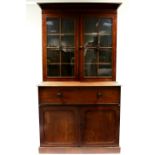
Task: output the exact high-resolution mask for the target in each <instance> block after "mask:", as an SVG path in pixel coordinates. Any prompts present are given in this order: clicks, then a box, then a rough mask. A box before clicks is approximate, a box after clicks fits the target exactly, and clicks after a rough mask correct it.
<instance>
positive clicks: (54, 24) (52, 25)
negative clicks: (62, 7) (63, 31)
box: [46, 18, 59, 33]
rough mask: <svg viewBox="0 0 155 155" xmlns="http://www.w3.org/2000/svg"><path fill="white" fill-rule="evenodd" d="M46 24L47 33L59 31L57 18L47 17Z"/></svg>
mask: <svg viewBox="0 0 155 155" xmlns="http://www.w3.org/2000/svg"><path fill="white" fill-rule="evenodd" d="M46 25H47V32H48V33H58V32H59V19H56V18H55V19H54V18H51V19H50V18H47V21H46Z"/></svg>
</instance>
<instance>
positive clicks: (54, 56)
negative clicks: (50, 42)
mask: <svg viewBox="0 0 155 155" xmlns="http://www.w3.org/2000/svg"><path fill="white" fill-rule="evenodd" d="M47 63H60V52H59V51H58V50H50V49H48V50H47Z"/></svg>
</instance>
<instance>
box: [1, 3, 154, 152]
mask: <svg viewBox="0 0 155 155" xmlns="http://www.w3.org/2000/svg"><path fill="white" fill-rule="evenodd" d="M33 2H35V1H34V0H28V1H27V3H26V2H25V1H22V0H15V1H13V2H8V1H7V2H5V1H3V2H1V5H0V21H1V23H0V41H1V42H0V43H1V44H0V73H1V74H0V122H1V123H0V154H3V155H5V154H6V155H12V154H16V155H18V154H19V155H21V154H22V155H27V154H30V155H37V154H38V152H37V148H38V146H39V126H38V109H37V108H38V105H37V104H38V103H37V87H36V86H37V84H38V83H40V82H41V81H42V69H41V68H42V61H41V59H42V53H41V52H42V51H41V48H42V47H41V10H40V8H39V7H38V6H37V5H35V3H33ZM79 2H80V1H79ZM87 2H88V1H87ZM98 2H101V0H100V1H98ZM154 14H155V9H154V3H153V0H148V1H141V0H136V1H135V0H130V1H127V0H125V1H123V4H122V6H121V7H120V8H119V10H118V42H117V43H118V44H117V51H118V53H117V81H118V82H119V83H121V84H122V98H121V100H122V103H121V104H122V106H121V128H120V145H121V147H122V151H121V154H122V155H146V154H155V150H154V141H155V123H154V122H155V112H154V111H155V105H154V104H155V97H154V96H155V95H154V92H155V91H154V90H155V69H154V66H155V60H154V58H155V54H154V52H155V46H154V45H155V43H154V40H155V39H154V36H155V20H154Z"/></svg>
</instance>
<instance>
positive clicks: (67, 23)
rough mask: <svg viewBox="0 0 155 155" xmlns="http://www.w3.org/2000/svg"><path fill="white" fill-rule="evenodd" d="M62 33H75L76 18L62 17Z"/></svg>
mask: <svg viewBox="0 0 155 155" xmlns="http://www.w3.org/2000/svg"><path fill="white" fill-rule="evenodd" d="M61 25H62V31H61V32H62V33H74V20H72V19H62V24H61Z"/></svg>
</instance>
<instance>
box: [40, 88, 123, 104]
mask: <svg viewBox="0 0 155 155" xmlns="http://www.w3.org/2000/svg"><path fill="white" fill-rule="evenodd" d="M39 102H40V104H44V103H51V104H107V103H112V104H118V103H119V102H120V89H119V87H100V88H98V87H67V88H66V87H60V88H59V87H40V88H39Z"/></svg>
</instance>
